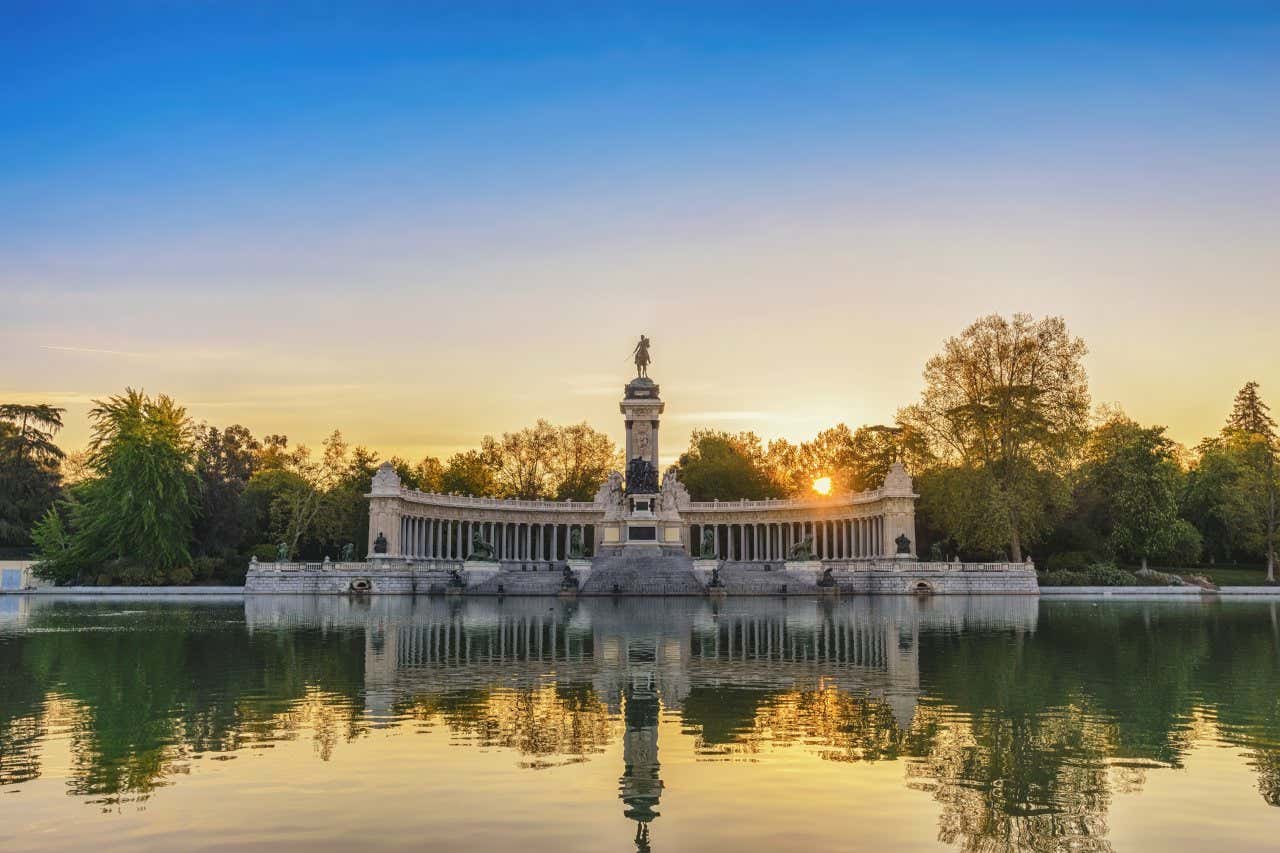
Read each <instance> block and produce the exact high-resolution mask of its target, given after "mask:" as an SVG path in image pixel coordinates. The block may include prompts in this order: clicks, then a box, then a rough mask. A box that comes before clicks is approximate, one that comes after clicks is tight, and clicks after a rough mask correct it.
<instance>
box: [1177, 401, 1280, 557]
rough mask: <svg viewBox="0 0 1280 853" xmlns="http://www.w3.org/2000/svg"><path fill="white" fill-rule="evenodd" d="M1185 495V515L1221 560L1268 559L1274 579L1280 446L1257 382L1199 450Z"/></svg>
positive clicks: (1236, 402)
mask: <svg viewBox="0 0 1280 853" xmlns="http://www.w3.org/2000/svg"><path fill="white" fill-rule="evenodd" d="M1197 450H1198V451H1199V459H1198V460H1197V463H1196V465H1195V467H1194V468H1193V469H1192V471H1191V473H1190V474H1189V476H1188V478H1187V485H1186V489H1185V490H1184V493H1183V496H1182V505H1183V513H1184V515H1185V516H1186V517H1187V518H1188V519H1189V520H1190V521H1191V522H1192V523H1194V524H1195V526H1196V527H1197V528H1198V529H1199V530H1200V531H1201V532H1202V534H1203V536H1204V540H1205V544H1206V547H1207V549H1208V551H1209V553H1210V555H1211V556H1212V557H1213V558H1215V559H1217V558H1220V559H1223V560H1228V561H1230V560H1236V559H1240V558H1252V559H1264V560H1265V561H1266V563H1267V575H1268V578H1269V579H1274V577H1275V563H1276V557H1275V552H1276V528H1277V512H1278V511H1280V508H1278V507H1277V503H1278V501H1280V461H1278V460H1277V455H1280V443H1278V442H1277V438H1276V432H1275V421H1274V420H1272V418H1271V416H1270V414H1269V410H1268V408H1267V405H1266V404H1265V403H1263V402H1262V400H1261V398H1260V397H1259V395H1258V385H1257V383H1256V382H1249V383H1247V384H1246V385H1245V386H1244V387H1243V388H1242V389H1240V392H1239V393H1238V394H1237V395H1236V399H1235V404H1234V406H1233V408H1232V412H1231V414H1230V416H1229V417H1228V418H1227V423H1226V426H1224V427H1223V429H1222V432H1221V433H1220V434H1219V435H1218V436H1216V437H1214V438H1209V439H1205V440H1204V441H1202V442H1201V443H1200V446H1199V447H1198V448H1197Z"/></svg>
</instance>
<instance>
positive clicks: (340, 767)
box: [0, 596, 1280, 851]
mask: <svg viewBox="0 0 1280 853" xmlns="http://www.w3.org/2000/svg"><path fill="white" fill-rule="evenodd" d="M1278 611H1280V603H1277V602H1267V601H1255V602H1239V603H1235V602H1224V603H1207V604H1200V603H1184V602H1126V603H1093V602H1087V601H1083V602H1068V601H1044V602H1039V601H1036V600H1035V599H1027V598H1020V597H985V598H934V599H926V600H915V599H899V598H877V599H854V600H845V601H840V602H826V601H818V600H814V599H792V600H783V599H737V600H733V599H731V600H729V601H726V602H722V603H720V604H718V605H716V604H712V603H710V602H708V601H704V600H693V599H689V600H684V599H669V600H647V601H641V600H619V601H612V600H604V599H595V600H590V599H588V600H582V601H579V602H576V603H575V602H566V601H560V600H555V599H551V600H547V599H523V600H522V599H507V600H505V601H496V600H479V599H473V600H466V601H451V600H444V599H425V598H418V599H411V598H401V597H387V598H377V597H375V598H371V599H364V600H360V599H347V598H336V597H325V598H297V597H272V596H267V597H251V598H249V599H247V600H246V601H244V602H241V601H238V600H234V601H224V602H202V603H194V602H192V601H190V600H182V601H169V602H155V601H119V600H117V601H109V602H103V601H74V600H65V599H27V598H15V597H8V598H0V846H2V847H3V848H4V849H5V850H26V849H40V850H44V849H48V850H52V849H66V848H69V847H75V848H83V847H87V846H92V847H94V848H96V849H103V850H113V849H155V850H162V849H174V848H175V847H177V846H182V847H184V848H200V849H230V848H231V847H237V846H238V847H245V846H247V847H251V848H252V847H263V846H272V847H274V848H282V849H304V848H305V849H309V850H316V849H322V850H323V849H346V848H351V847H355V846H359V847H361V848H364V849H371V848H372V849H392V848H400V847H404V846H408V845H415V846H425V847H428V848H437V849H474V850H482V849H496V848H502V847H519V848H520V849H528V850H555V851H572V850H601V849H613V850H627V849H636V847H639V848H640V849H652V850H695V849H696V850H754V849H760V850H766V849H791V848H797V847H800V846H811V847H815V848H818V849H833V848H840V849H883V848H884V847H887V846H893V847H895V848H897V849H938V848H942V849H964V850H1004V849H1010V850H1012V849H1036V850H1051V849H1060V848H1063V847H1072V848H1074V849H1082V850H1110V849H1116V850H1127V849H1139V848H1142V849H1186V850H1193V849H1204V848H1205V847H1214V848H1217V849H1260V848H1265V847H1267V846H1268V845H1270V844H1271V843H1273V842H1274V839H1275V838H1276V837H1277V833H1278V832H1280V614H1278Z"/></svg>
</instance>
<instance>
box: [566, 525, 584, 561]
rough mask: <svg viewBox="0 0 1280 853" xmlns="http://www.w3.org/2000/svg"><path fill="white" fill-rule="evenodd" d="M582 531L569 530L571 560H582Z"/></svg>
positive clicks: (573, 528) (576, 529)
mask: <svg viewBox="0 0 1280 853" xmlns="http://www.w3.org/2000/svg"><path fill="white" fill-rule="evenodd" d="M582 555H583V550H582V530H581V529H579V528H577V527H571V528H569V559H570V560H580V559H582Z"/></svg>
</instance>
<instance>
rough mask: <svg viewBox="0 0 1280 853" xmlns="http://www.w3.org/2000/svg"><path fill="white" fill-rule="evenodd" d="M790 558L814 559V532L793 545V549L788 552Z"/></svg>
mask: <svg viewBox="0 0 1280 853" xmlns="http://www.w3.org/2000/svg"><path fill="white" fill-rule="evenodd" d="M787 559H788V560H812V559H813V534H806V535H805V537H804V538H803V539H801V540H800V541H799V542H797V543H796V544H794V545H792V546H791V551H790V552H789V553H788V554H787Z"/></svg>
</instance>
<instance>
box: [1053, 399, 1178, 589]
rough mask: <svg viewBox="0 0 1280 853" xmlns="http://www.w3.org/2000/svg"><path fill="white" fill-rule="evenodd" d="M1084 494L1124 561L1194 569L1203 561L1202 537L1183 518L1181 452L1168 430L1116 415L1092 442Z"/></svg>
mask: <svg viewBox="0 0 1280 853" xmlns="http://www.w3.org/2000/svg"><path fill="white" fill-rule="evenodd" d="M1084 456H1085V461H1084V464H1083V465H1082V466H1081V471H1080V476H1079V479H1080V483H1081V485H1080V487H1079V489H1078V491H1079V492H1081V493H1083V494H1084V495H1085V497H1084V499H1083V502H1084V503H1085V504H1086V505H1087V506H1088V507H1089V509H1090V511H1091V512H1090V514H1091V515H1092V517H1093V525H1092V526H1093V527H1094V528H1095V529H1097V530H1100V531H1103V535H1104V536H1105V537H1106V540H1107V541H1108V543H1109V545H1110V547H1111V550H1112V551H1113V552H1114V553H1115V554H1116V555H1117V556H1119V557H1121V558H1122V559H1126V560H1130V561H1132V560H1138V561H1140V562H1141V563H1142V568H1144V569H1145V568H1147V561H1148V560H1150V559H1168V560H1171V561H1174V562H1180V563H1190V562H1194V561H1196V560H1197V559H1198V558H1199V551H1200V535H1199V533H1198V532H1197V531H1196V529H1195V528H1194V527H1193V526H1192V525H1191V524H1190V523H1189V522H1187V521H1186V520H1184V519H1182V518H1180V517H1179V515H1178V497H1179V494H1180V493H1181V491H1182V488H1183V486H1182V477H1183V473H1182V470H1181V468H1180V467H1179V465H1178V461H1177V447H1176V445H1175V444H1174V442H1173V441H1172V440H1171V439H1169V438H1168V437H1167V436H1166V435H1165V434H1164V427H1158V426H1157V427H1142V426H1140V425H1138V424H1137V423H1136V422H1134V421H1132V420H1130V419H1129V418H1128V417H1126V416H1124V415H1123V414H1119V413H1117V414H1114V415H1112V417H1111V418H1110V419H1108V420H1107V421H1106V422H1105V423H1103V424H1101V425H1100V426H1098V427H1097V428H1096V429H1095V430H1094V431H1093V432H1092V433H1091V434H1090V436H1089V440H1088V442H1087V444H1086V445H1085V450H1084Z"/></svg>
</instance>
